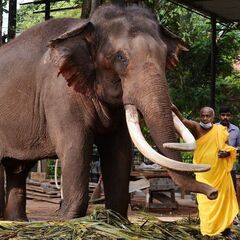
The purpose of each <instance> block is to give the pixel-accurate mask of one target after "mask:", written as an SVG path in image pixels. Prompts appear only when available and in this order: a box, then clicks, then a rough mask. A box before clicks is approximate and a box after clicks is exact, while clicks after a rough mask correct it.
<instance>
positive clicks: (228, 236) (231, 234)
mask: <svg viewBox="0 0 240 240" xmlns="http://www.w3.org/2000/svg"><path fill="white" fill-rule="evenodd" d="M222 235H223V236H224V237H225V239H228V240H239V238H238V237H237V236H236V234H235V233H234V232H232V231H231V229H230V228H227V229H225V230H224V231H223V232H222Z"/></svg>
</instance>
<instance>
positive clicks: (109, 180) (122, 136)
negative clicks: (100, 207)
mask: <svg viewBox="0 0 240 240" xmlns="http://www.w3.org/2000/svg"><path fill="white" fill-rule="evenodd" d="M123 125H124V126H123V127H122V128H119V129H118V132H117V133H114V134H112V135H109V136H104V138H99V139H98V141H97V146H98V150H99V154H100V158H101V170H102V175H103V184H104V193H105V198H106V202H105V204H106V208H107V209H112V210H114V211H116V212H118V213H120V214H121V215H122V216H124V217H127V209H128V203H129V193H128V188H129V180H130V168H131V160H132V144H131V140H130V137H129V134H128V131H127V129H126V126H125V124H123Z"/></svg>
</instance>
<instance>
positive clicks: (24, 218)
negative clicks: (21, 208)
mask: <svg viewBox="0 0 240 240" xmlns="http://www.w3.org/2000/svg"><path fill="white" fill-rule="evenodd" d="M3 219H4V220H5V221H18V222H28V221H29V220H28V218H27V216H26V215H21V216H20V215H14V214H6V213H5V214H4V217H3Z"/></svg>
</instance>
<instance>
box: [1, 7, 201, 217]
mask: <svg viewBox="0 0 240 240" xmlns="http://www.w3.org/2000/svg"><path fill="white" fill-rule="evenodd" d="M182 50H183V51H186V50H187V49H186V48H185V47H184V43H183V42H182V41H181V40H180V39H179V38H178V37H176V36H175V35H173V34H172V33H170V32H168V31H167V30H166V29H164V28H163V27H161V26H159V24H158V23H157V21H156V18H155V17H154V16H152V14H151V13H149V12H148V11H147V10H146V9H142V8H138V7H128V8H126V9H124V10H123V9H120V8H118V7H115V6H104V7H100V8H99V9H98V10H96V12H95V13H94V14H93V16H92V17H91V18H90V19H86V20H79V19H70V18H68V19H67V18H66V19H52V20H50V21H46V22H44V23H41V24H39V25H37V26H35V27H33V28H31V29H29V30H27V31H25V32H23V33H22V34H21V35H20V36H19V37H17V38H16V39H14V40H12V41H11V42H10V43H8V44H6V45H5V46H3V47H1V48H0V73H1V74H0V89H1V93H0V113H1V114H0V141H1V146H0V159H1V160H2V163H3V165H4V167H5V172H6V182H7V185H6V204H5V205H6V206H5V210H4V218H5V219H8V220H26V219H27V216H26V187H25V185H26V177H27V174H28V172H29V170H30V169H31V167H32V166H33V165H34V163H35V162H36V160H38V159H46V158H59V159H60V160H61V162H62V179H63V183H62V187H63V198H64V200H63V203H62V205H61V210H60V216H61V217H63V218H65V219H69V218H75V217H79V216H83V215H85V214H86V209H87V206H88V183H89V169H90V162H91V156H92V146H93V144H96V145H97V147H98V151H99V154H100V158H101V170H102V174H103V182H104V191H105V196H106V207H107V208H110V209H113V210H115V211H117V212H119V213H120V214H122V215H123V216H126V214H127V207H128V200H129V198H128V183H129V173H130V167H131V155H132V150H131V145H132V144H131V139H130V136H129V133H128V130H127V126H126V119H125V113H124V106H125V105H127V104H130V105H135V106H136V108H137V109H138V111H139V112H141V114H142V116H143V118H144V120H145V122H146V124H147V126H148V127H149V129H150V133H151V135H152V138H153V139H154V141H155V143H156V145H157V146H158V147H159V149H160V150H161V152H162V153H163V154H164V155H166V156H168V157H170V158H173V159H175V160H179V155H178V153H176V152H174V151H172V150H167V149H164V148H163V147H162V145H163V143H165V142H175V141H176V139H175V130H174V126H173V120H172V114H171V111H170V106H171V105H170V98H169V95H168V86H167V82H166V77H165V69H166V68H171V67H174V66H175V65H176V63H177V61H178V58H177V55H178V53H179V52H180V51H182ZM172 174H173V175H174V172H173V173H172ZM192 181H193V182H194V180H192ZM194 183H195V185H196V184H197V183H196V182H194ZM183 185H184V184H183ZM193 190H194V189H193Z"/></svg>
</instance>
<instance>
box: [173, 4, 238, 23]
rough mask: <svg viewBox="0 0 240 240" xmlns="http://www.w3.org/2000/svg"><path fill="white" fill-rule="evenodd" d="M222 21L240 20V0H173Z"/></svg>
mask: <svg viewBox="0 0 240 240" xmlns="http://www.w3.org/2000/svg"><path fill="white" fill-rule="evenodd" d="M171 1H172V2H175V3H178V4H182V5H185V6H187V7H188V8H191V9H194V10H196V11H198V12H200V13H202V14H204V15H207V16H215V17H216V18H217V19H218V20H219V21H221V22H225V23H227V22H240V0H171Z"/></svg>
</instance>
